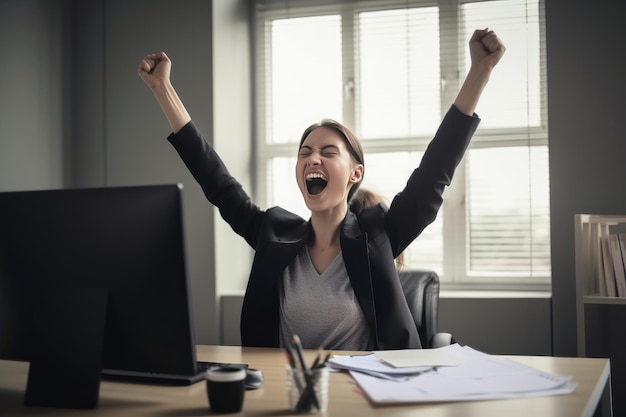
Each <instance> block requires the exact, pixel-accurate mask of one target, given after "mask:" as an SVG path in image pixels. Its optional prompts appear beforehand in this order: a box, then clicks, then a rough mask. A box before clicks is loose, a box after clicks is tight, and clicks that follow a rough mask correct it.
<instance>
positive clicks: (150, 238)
mask: <svg viewBox="0 0 626 417" xmlns="http://www.w3.org/2000/svg"><path fill="white" fill-rule="evenodd" d="M181 189H182V187H181V186H180V185H153V186H134V187H106V188H91V189H64V190H44V191H18V192H2V193H0V359H9V360H21V361H29V360H30V359H31V356H32V355H33V354H34V353H33V349H34V343H33V341H32V324H33V318H32V310H33V308H34V307H36V306H33V303H34V301H33V300H34V299H36V297H33V296H32V295H33V294H37V293H41V292H43V293H44V294H45V291H48V290H49V289H54V288H57V287H66V288H91V287H93V288H105V289H106V291H107V298H106V300H107V301H106V320H105V324H104V341H103V343H102V367H103V368H109V369H119V370H128V371H137V372H149V373H165V374H181V375H192V374H195V373H196V360H195V340H194V334H193V321H192V313H191V302H190V297H189V288H188V281H187V276H186V271H185V251H184V245H183V241H184V237H183V218H182V203H181V192H182V191H181ZM52 293H53V292H51V294H52ZM52 301H53V302H54V300H52Z"/></svg>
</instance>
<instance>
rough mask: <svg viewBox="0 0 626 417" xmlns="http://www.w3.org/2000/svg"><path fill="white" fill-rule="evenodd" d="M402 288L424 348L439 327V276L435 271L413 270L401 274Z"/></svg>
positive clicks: (428, 345)
mask: <svg viewBox="0 0 626 417" xmlns="http://www.w3.org/2000/svg"><path fill="white" fill-rule="evenodd" d="M399 277H400V283H401V284H402V290H403V291H404V296H405V297H406V300H407V303H408V304H409V309H410V310H411V314H412V315H413V320H414V321H415V326H417V331H418V332H419V335H420V340H421V342H422V346H423V347H424V348H427V347H430V342H431V340H432V337H433V335H434V334H435V333H437V332H438V331H439V329H438V312H439V276H438V275H437V273H435V272H434V271H426V270H411V271H408V270H407V271H401V272H400V274H399Z"/></svg>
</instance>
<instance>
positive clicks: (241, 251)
mask: <svg viewBox="0 0 626 417" xmlns="http://www.w3.org/2000/svg"><path fill="white" fill-rule="evenodd" d="M245 4H247V2H246V1H244V0H239V1H234V0H219V1H218V0H215V1H213V2H211V1H203V0H178V1H176V2H173V1H170V0H154V1H150V0H133V1H125V0H92V1H89V2H87V1H79V0H76V1H71V0H0V56H1V57H2V60H0V93H1V96H0V97H1V98H0V191H7V190H23V189H36V188H58V187H83V186H101V185H130V184H150V183H163V182H181V183H183V184H185V218H186V223H187V229H186V232H187V242H186V243H187V249H188V260H189V272H190V277H191V281H192V290H193V302H194V314H195V316H196V317H195V318H196V328H197V332H198V341H199V342H200V343H218V342H221V341H222V340H224V341H229V340H231V339H232V338H236V335H237V331H236V329H237V326H238V307H237V303H238V302H240V297H228V298H227V299H226V301H227V302H225V303H224V305H222V306H221V307H219V306H218V305H219V302H218V301H219V296H220V295H223V294H229V293H233V292H235V289H236V288H241V285H242V284H241V283H242V282H244V281H245V276H246V272H245V271H247V268H248V265H249V256H250V254H249V252H248V251H247V248H245V246H242V244H241V242H235V241H234V240H233V241H232V242H231V240H230V239H231V238H232V236H229V237H226V238H225V239H228V240H226V241H219V239H221V236H222V235H224V236H228V230H227V228H224V226H223V222H221V221H217V222H216V221H215V217H216V216H217V215H216V214H215V213H214V211H213V210H212V208H211V207H209V205H208V204H207V203H206V201H205V200H204V197H203V196H202V194H201V192H200V190H199V189H198V187H197V186H196V185H195V183H194V182H193V180H192V179H191V177H190V176H189V174H188V173H187V172H186V170H185V169H184V167H183V166H182V164H181V163H180V161H178V159H177V157H176V155H174V153H173V151H172V149H170V147H169V145H167V143H166V142H165V136H166V135H167V134H168V133H169V127H168V125H167V123H166V121H165V119H164V118H163V116H162V115H161V113H160V110H159V109H158V107H157V105H156V104H155V102H154V100H153V99H152V97H151V93H150V92H149V91H148V90H147V88H146V87H145V86H144V85H143V83H142V82H141V80H140V79H139V77H138V76H137V75H136V67H137V64H138V62H139V60H140V59H141V57H142V56H143V55H145V54H146V53H149V52H153V51H158V50H161V49H162V50H165V51H166V52H167V53H168V55H170V57H171V58H172V60H173V62H174V66H173V75H172V78H173V81H174V83H175V85H176V87H177V89H178V91H179V93H180V94H181V96H182V97H183V100H184V101H185V103H186V104H187V107H188V108H189V110H190V112H191V114H192V117H193V118H194V120H195V121H196V123H197V124H198V125H199V126H200V128H201V129H202V131H203V132H204V133H205V135H206V136H207V139H208V140H209V141H211V142H213V143H214V144H215V146H216V147H217V148H218V151H220V152H221V153H222V154H223V156H224V159H226V162H227V164H228V165H229V167H230V168H231V170H232V171H233V172H234V173H235V175H236V176H237V177H238V178H240V179H241V180H242V182H244V183H245V184H248V183H249V182H250V172H249V171H248V170H247V169H246V165H247V164H248V163H249V162H250V160H249V158H250V146H249V140H250V125H251V123H250V111H251V109H250V106H251V104H250V103H251V101H250V88H249V74H248V67H249V66H248V63H249V61H248V59H249V57H248V55H247V54H248V43H247V42H248V41H247V37H248V34H247V33H244V32H246V30H247V26H246V16H245V15H246V7H247V6H244V5H245ZM583 5H584V6H583ZM620 16H621V15H620V14H619V13H618V10H617V3H615V2H613V1H611V0H595V1H593V2H591V1H589V2H582V1H580V0H576V1H570V0H548V1H547V4H546V19H547V46H548V88H549V120H550V125H549V129H550V166H551V171H550V175H551V179H550V182H551V206H552V207H551V214H552V266H553V299H552V305H551V304H550V300H549V299H545V298H540V297H539V298H537V297H526V298H524V297H522V298H516V299H515V300H513V301H511V300H507V299H498V298H496V299H480V298H468V297H466V298H444V299H442V302H441V311H440V316H441V323H440V325H441V330H446V331H451V332H452V333H454V334H455V335H457V336H458V337H459V339H460V340H462V341H463V342H465V343H467V344H469V345H472V346H476V347H478V348H480V349H483V350H486V351H489V352H494V353H550V352H549V350H551V349H552V345H553V348H554V353H555V354H557V355H575V354H576V334H575V332H576V328H575V307H574V296H575V295H574V288H575V286H574V258H573V256H574V248H573V230H572V224H573V215H574V214H575V213H580V212H594V213H624V212H626V193H624V192H622V188H621V187H620V186H621V185H622V183H623V180H624V177H625V172H626V170H625V169H624V168H623V163H622V160H623V155H626V140H624V135H623V132H622V129H621V123H620V117H621V116H622V115H621V109H622V107H621V106H620V105H621V99H623V96H624V93H625V92H626V88H625V83H626V80H625V79H624V77H623V75H622V71H621V66H620V65H619V64H620V62H618V60H619V59H621V57H620V54H621V53H622V51H623V50H624V48H623V46H622V45H621V42H623V39H626V36H625V35H626V34H625V29H624V28H625V27H626V25H623V22H622V21H621V17H620ZM618 100H620V101H619V102H618ZM214 138H215V140H214ZM238 152H243V154H242V155H243V157H242V158H240V157H239V153H238ZM224 229H226V230H224ZM214 231H217V233H214ZM230 235H232V233H230ZM218 241H219V242H218ZM224 242H226V244H224ZM216 243H221V244H222V248H224V247H227V246H228V247H229V248H230V247H231V245H234V248H235V249H234V250H233V251H228V253H225V252H220V254H219V256H216V252H215V247H216V246H217V245H216ZM225 255H228V256H225ZM231 301H232V302H234V304H232V303H230V302H231ZM233 305H234V306H235V308H233ZM220 310H222V311H227V312H229V313H228V314H227V315H225V316H224V317H223V319H224V320H225V322H226V323H228V324H227V328H225V329H224V339H222V338H221V337H220V331H219V324H218V323H219V321H218V311H220ZM494 318H498V320H495V321H494ZM502 318H507V319H502ZM550 318H552V321H551V320H550ZM550 324H552V328H550V327H551V326H550ZM233 330H235V331H234V332H233ZM533 330H535V331H534V332H533ZM551 331H552V339H553V340H552V341H551V340H550V337H551V336H550V332H551ZM495 334H498V338H497V339H496V338H494V335H495ZM503 341H506V343H504V342H503Z"/></svg>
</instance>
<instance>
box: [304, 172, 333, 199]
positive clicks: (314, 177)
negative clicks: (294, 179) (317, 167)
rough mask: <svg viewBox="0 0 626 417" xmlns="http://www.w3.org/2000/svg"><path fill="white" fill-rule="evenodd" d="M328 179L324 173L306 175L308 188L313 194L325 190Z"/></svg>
mask: <svg viewBox="0 0 626 417" xmlns="http://www.w3.org/2000/svg"><path fill="white" fill-rule="evenodd" d="M326 185H328V181H327V180H326V178H324V176H323V175H322V174H318V173H313V174H308V175H307V176H306V189H307V191H308V192H309V194H311V195H317V194H319V193H321V192H322V191H324V188H326Z"/></svg>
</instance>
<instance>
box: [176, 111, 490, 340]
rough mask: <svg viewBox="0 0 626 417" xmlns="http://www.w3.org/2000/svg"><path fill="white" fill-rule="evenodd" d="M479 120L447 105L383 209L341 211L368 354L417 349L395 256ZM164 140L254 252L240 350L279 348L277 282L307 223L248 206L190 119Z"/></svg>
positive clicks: (432, 207)
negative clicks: (416, 162)
mask: <svg viewBox="0 0 626 417" xmlns="http://www.w3.org/2000/svg"><path fill="white" fill-rule="evenodd" d="M479 121H480V119H478V117H477V116H476V115H473V116H467V115H465V114H463V113H461V112H460V111H459V110H458V109H457V108H456V107H454V106H452V107H451V108H450V110H449V111H448V113H447V114H446V116H445V117H444V119H443V121H442V123H441V125H440V127H439V129H438V130H437V133H436V134H435V137H434V138H433V140H432V141H431V143H430V144H429V146H428V148H427V150H426V152H425V153H424V156H423V158H422V161H421V163H420V166H419V167H418V168H417V169H415V170H414V171H413V173H412V174H411V176H410V177H409V179H408V181H407V185H406V187H405V188H404V190H402V192H400V193H398V194H397V195H396V197H395V198H394V199H393V201H392V203H391V205H390V206H389V209H387V208H386V207H385V206H383V205H377V206H374V207H370V208H368V209H365V210H363V211H362V212H361V213H360V214H359V215H358V216H357V215H356V214H354V213H352V212H350V211H349V212H348V213H347V214H346V217H345V219H344V221H343V224H342V227H341V232H340V233H341V234H340V244H341V251H342V255H343V259H344V263H345V265H346V270H347V271H348V276H349V277H350V282H351V283H352V288H353V290H354V293H355V295H356V297H357V299H358V301H359V304H360V306H361V308H362V310H363V313H364V315H365V318H366V320H367V323H368V325H369V327H370V329H371V331H372V334H373V335H374V340H375V343H376V346H375V349H402V348H420V347H421V343H420V338H419V335H418V334H417V329H416V327H415V323H414V322H413V319H412V316H411V313H410V311H409V308H408V305H407V303H406V299H405V298H404V295H403V293H402V287H401V285H400V282H399V279H398V276H397V273H396V270H395V264H394V259H395V257H396V256H397V255H398V254H399V253H401V252H402V251H403V250H404V249H405V248H406V247H407V246H408V245H409V244H410V243H411V242H412V241H413V240H414V239H415V238H416V237H417V236H418V235H419V234H420V233H421V232H422V230H423V229H424V228H425V227H426V226H427V225H428V224H430V223H432V221H434V220H435V217H436V215H437V212H438V210H439V208H440V207H441V204H442V201H443V200H442V193H443V191H444V188H445V186H447V185H449V184H450V181H451V180H452V175H453V174H454V170H455V169H456V167H457V165H458V163H459V162H460V161H461V159H462V157H463V155H464V153H465V150H466V148H467V146H468V144H469V141H470V139H471V137H472V135H473V134H474V131H475V130H476V128H477V126H478V123H479ZM168 140H169V141H170V143H172V145H173V146H174V147H175V149H176V150H177V152H178V153H179V155H180V156H181V158H182V160H183V161H184V163H185V164H186V166H187V167H188V169H189V170H190V172H191V174H192V175H193V176H194V178H195V179H196V181H198V183H199V184H200V186H201V187H202V190H203V191H204V193H205V195H206V197H207V198H208V199H209V201H210V202H211V203H213V204H214V205H215V206H216V207H217V208H218V209H219V210H220V214H221V215H222V217H223V218H224V220H226V221H227V222H228V223H229V224H230V226H231V227H232V229H233V230H234V231H235V232H236V233H238V234H239V235H241V236H242V237H243V238H245V239H246V241H247V242H248V244H250V246H251V247H252V248H253V249H254V250H255V256H254V261H253V263H252V270H251V272H250V277H249V280H248V286H247V288H246V294H245V297H244V302H243V308H242V313H241V341H242V345H243V346H268V347H278V346H279V343H280V342H279V327H280V323H279V303H280V300H279V292H278V280H279V278H280V276H281V273H282V271H283V270H284V269H285V267H286V266H287V265H288V264H289V263H290V262H291V261H292V260H293V259H294V258H295V256H296V254H297V253H298V252H299V251H300V250H302V248H303V247H304V245H305V244H307V242H308V241H309V239H310V238H311V232H312V230H311V224H310V222H309V221H306V220H304V219H303V218H301V217H299V216H297V215H295V214H293V213H291V212H288V211H286V210H284V209H282V208H280V207H273V208H270V209H268V210H261V209H260V208H259V207H258V206H256V205H255V204H254V203H252V201H251V200H250V197H249V196H248V194H247V193H246V192H245V191H244V190H243V188H242V186H241V184H239V182H237V181H236V180H235V178H233V177H232V176H231V175H230V174H229V173H228V170H227V169H226V167H225V165H224V164H223V162H222V161H221V159H220V157H219V156H218V154H217V153H216V152H215V151H214V149H213V148H212V147H211V146H210V145H209V144H208V143H207V142H206V141H205V140H204V138H203V137H202V135H201V133H200V132H199V131H198V129H197V128H196V126H195V125H194V124H193V122H189V123H188V124H187V125H185V126H184V127H183V128H182V129H181V130H180V131H179V132H177V133H176V134H171V135H170V136H169V137H168ZM294 152H295V150H294Z"/></svg>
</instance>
